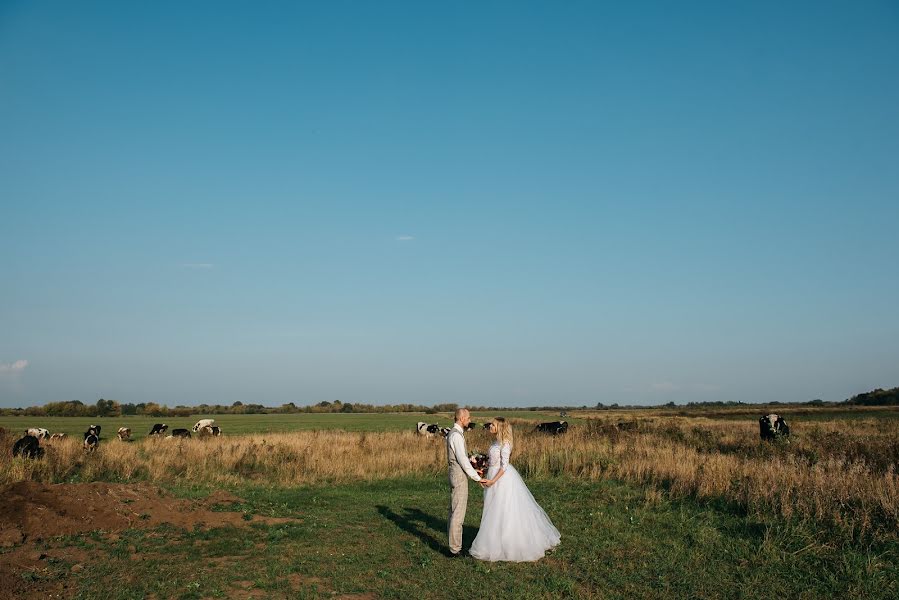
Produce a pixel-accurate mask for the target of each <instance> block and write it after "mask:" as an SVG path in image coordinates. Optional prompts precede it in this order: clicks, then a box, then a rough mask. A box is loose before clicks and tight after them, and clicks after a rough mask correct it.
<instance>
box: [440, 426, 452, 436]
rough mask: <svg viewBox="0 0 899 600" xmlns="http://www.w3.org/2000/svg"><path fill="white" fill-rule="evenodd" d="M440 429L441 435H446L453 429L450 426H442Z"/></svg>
mask: <svg viewBox="0 0 899 600" xmlns="http://www.w3.org/2000/svg"><path fill="white" fill-rule="evenodd" d="M438 431H440V435H442V436H443V437H446V436H448V435H449V433H450V431H452V429H450V428H449V427H441V428H440V429H439V430H438Z"/></svg>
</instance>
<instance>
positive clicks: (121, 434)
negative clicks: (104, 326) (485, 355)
mask: <svg viewBox="0 0 899 600" xmlns="http://www.w3.org/2000/svg"><path fill="white" fill-rule="evenodd" d="M488 426H489V423H485V424H484V425H483V427H485V428H486V427H488ZM475 427H477V423H474V422H472V423H469V424H468V429H469V430H470V429H474V428H475ZM101 429H102V428H101V426H100V425H91V426H90V427H88V428H87V431H85V432H84V440H83V448H84V450H85V452H94V451H95V450H96V449H97V448H98V447H99V446H100V431H101ZM168 430H169V426H168V425H166V424H165V423H155V424H154V425H153V427H152V428H151V429H150V433H149V434H148V437H155V438H165V439H184V438H190V437H191V435H192V434H193V435H196V436H198V437H218V436H220V435H222V429H221V428H220V427H219V426H218V425H216V424H215V419H200V420H199V421H197V422H196V424H195V425H194V426H193V428H192V430H191V429H172V431H171V433H168V434H167V432H168ZM415 431H416V433H418V435H420V436H422V437H428V438H430V437H434V436H437V435H440V436H442V437H446V436H447V435H448V434H449V432H450V428H449V427H441V426H440V425H438V424H437V423H425V422H423V421H419V422H418V423H417V424H416V426H415ZM534 431H535V432H540V433H548V434H551V435H554V436H555V435H562V434H565V433H567V432H568V422H567V421H551V422H548V423H539V424H538V425H536V426H535V427H534ZM789 435H790V427H789V426H788V425H787V422H786V421H785V420H784V418H783V417H782V416H780V415H777V414H773V413H772V414H769V415H764V416H762V417H761V418H759V436H760V437H761V439H762V440H764V441H774V440H777V439H785V438H787V437H788V436H789ZM65 437H66V434H64V433H54V434H52V435H51V434H50V431H48V430H47V429H44V428H42V427H32V428H29V429H28V430H26V431H25V435H24V436H22V437H21V438H20V439H19V440H17V441H16V442H15V444H13V447H12V454H13V456H22V457H25V458H41V457H43V455H44V448H43V447H42V446H41V442H42V441H49V442H54V441H57V440H62V439H65ZM116 437H118V438H119V440H121V441H127V440H130V439H131V428H129V427H119V429H118V431H117V432H116Z"/></svg>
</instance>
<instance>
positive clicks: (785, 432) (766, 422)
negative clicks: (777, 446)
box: [759, 413, 790, 441]
mask: <svg viewBox="0 0 899 600" xmlns="http://www.w3.org/2000/svg"><path fill="white" fill-rule="evenodd" d="M789 435H790V427H789V426H788V425H787V422H786V421H784V418H783V417H782V416H780V415H777V414H774V413H771V414H770V415H764V416H762V417H760V418H759V437H761V438H762V439H763V440H766V441H772V440H775V439H777V438H779V437H783V438H785V437H788V436H789Z"/></svg>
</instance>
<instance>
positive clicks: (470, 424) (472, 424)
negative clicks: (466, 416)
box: [465, 421, 478, 431]
mask: <svg viewBox="0 0 899 600" xmlns="http://www.w3.org/2000/svg"><path fill="white" fill-rule="evenodd" d="M477 426H478V424H477V423H475V422H474V421H470V422H469V423H468V427H466V428H465V429H467V430H469V431H471V430H472V429H474V428H475V427H477Z"/></svg>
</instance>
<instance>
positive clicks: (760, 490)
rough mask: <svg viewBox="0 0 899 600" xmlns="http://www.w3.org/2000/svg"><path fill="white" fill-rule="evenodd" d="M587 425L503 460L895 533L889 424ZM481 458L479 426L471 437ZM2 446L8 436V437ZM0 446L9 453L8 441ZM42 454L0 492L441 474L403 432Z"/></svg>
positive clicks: (438, 444) (69, 443) (896, 427)
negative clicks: (768, 436) (761, 435)
mask: <svg viewBox="0 0 899 600" xmlns="http://www.w3.org/2000/svg"><path fill="white" fill-rule="evenodd" d="M617 422H618V419H615V420H613V419H609V418H606V419H593V420H590V421H588V422H587V424H586V425H579V426H573V427H572V428H571V430H570V431H569V433H568V434H567V435H564V436H558V437H553V436H549V435H544V434H538V433H534V432H533V431H532V427H533V424H530V423H528V424H526V423H525V422H522V421H515V420H513V424H517V425H518V428H517V430H516V438H515V439H516V447H515V452H514V453H513V464H515V465H516V466H517V468H518V469H519V470H520V471H521V472H522V474H523V475H524V476H525V477H531V478H540V477H554V476H570V477H576V478H586V479H600V478H611V479H621V480H625V481H629V482H634V483H639V484H643V485H647V486H648V490H649V492H648V494H649V495H648V496H647V498H648V499H649V500H648V501H652V502H658V501H660V500H661V498H662V497H663V495H667V496H668V497H672V498H678V497H692V498H697V499H701V500H724V501H727V502H730V503H733V504H734V505H736V506H739V507H741V508H742V509H744V510H748V511H750V512H756V513H768V514H775V515H780V516H783V517H786V518H799V519H814V520H815V521H818V522H821V523H827V524H829V525H831V526H833V527H835V528H836V529H838V530H839V531H841V532H842V533H844V534H845V535H848V536H853V537H871V536H873V537H884V536H885V537H895V535H896V533H897V523H899V476H897V473H896V461H897V460H899V423H896V422H895V421H893V420H878V419H870V420H851V421H840V420H834V421H827V422H819V423H814V424H808V425H806V424H796V425H793V436H792V438H791V441H790V442H789V443H776V444H770V443H763V442H761V441H759V439H758V426H757V424H756V423H755V422H753V421H717V420H712V419H707V418H702V417H661V418H659V417H655V418H643V419H641V420H633V419H631V422H633V423H634V424H633V425H632V426H631V429H630V430H628V431H621V430H619V428H618V427H617ZM467 438H468V447H469V451H470V452H474V451H476V450H479V451H482V452H483V451H485V450H486V449H487V446H488V445H489V443H490V439H489V438H488V436H487V434H486V433H485V432H483V431H474V432H471V433H469V434H468V436H467ZM7 441H9V440H7ZM4 445H6V447H7V448H8V447H10V446H11V441H9V443H8V444H7V443H6V442H4ZM46 448H47V454H46V457H45V458H44V459H43V460H36V461H35V460H25V459H20V458H17V459H13V458H11V457H10V456H9V454H8V453H4V454H3V456H2V458H0V484H6V483H10V482H14V481H20V480H36V481H44V482H65V481H95V480H104V481H132V480H141V481H145V480H149V481H153V482H159V483H166V482H180V483H184V482H194V483H197V484H204V485H229V486H230V485H241V484H245V483H248V482H253V483H258V484H264V485H274V486H295V485H302V484H314V483H321V482H331V483H340V482H349V481H360V480H363V481H364V480H376V479H383V478H390V477H397V476H407V475H428V476H442V475H443V474H444V473H445V469H446V450H445V446H444V442H443V440H442V439H439V438H435V439H425V438H421V437H419V436H418V435H417V434H415V433H412V432H408V433H407V432H403V433H399V432H382V433H356V432H354V433H348V432H342V431H302V432H294V433H281V434H266V435H246V436H230V437H223V438H210V439H192V440H183V441H179V440H166V439H146V440H142V441H138V442H120V441H118V440H115V439H112V440H104V441H103V443H102V444H101V447H100V449H99V450H98V451H97V452H95V453H92V454H87V453H85V452H84V451H83V450H82V448H81V444H80V442H79V441H78V440H77V439H74V440H73V439H68V440H63V441H60V442H55V443H52V444H47V445H46Z"/></svg>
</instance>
